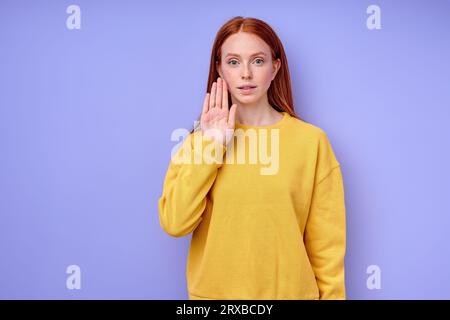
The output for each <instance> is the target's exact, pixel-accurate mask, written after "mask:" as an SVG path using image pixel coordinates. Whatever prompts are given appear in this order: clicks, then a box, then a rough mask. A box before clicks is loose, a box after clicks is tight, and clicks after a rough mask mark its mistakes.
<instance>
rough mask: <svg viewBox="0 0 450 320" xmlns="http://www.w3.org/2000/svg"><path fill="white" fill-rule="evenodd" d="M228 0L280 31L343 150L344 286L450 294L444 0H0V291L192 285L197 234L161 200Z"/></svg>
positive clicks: (232, 9)
mask: <svg viewBox="0 0 450 320" xmlns="http://www.w3.org/2000/svg"><path fill="white" fill-rule="evenodd" d="M70 4H77V5H79V6H80V7H81V30H69V29H67V28H66V19H67V17H68V14H67V13H66V8H67V7H68V6H69V5H70ZM371 4H376V5H379V6H380V7H381V24H382V29H381V30H369V29H367V27H366V19H367V17H368V14H367V13H366V8H367V7H368V6H369V5H371ZM235 15H243V16H252V17H257V18H261V19H263V20H265V21H267V22H268V23H269V24H270V25H271V26H272V27H273V28H274V29H275V31H276V32H277V33H278V35H279V36H280V38H281V40H282V42H283V44H284V46H285V50H286V53H287V56H288V61H289V67H290V71H291V77H292V81H293V91H294V98H295V102H296V110H297V112H298V114H299V115H300V116H301V117H302V118H303V119H305V120H306V121H308V122H310V123H313V124H314V125H316V126H319V127H321V128H322V129H323V130H324V131H325V132H326V133H327V134H328V136H329V138H330V141H331V143H332V145H333V148H334V150H335V153H336V156H337V158H338V160H339V162H340V163H341V169H342V173H343V176H344V184H345V194H346V207H347V228H348V229H347V241H348V245H347V256H346V283H347V297H348V299H419V298H425V299H430V298H446V299H449V298H450V274H449V273H448V270H450V249H449V242H450V236H449V232H448V230H449V222H450V217H449V212H450V210H449V209H450V207H449V201H448V199H449V196H450V194H449V191H450V188H449V184H448V181H449V179H450V170H449V163H450V152H449V140H448V138H449V136H450V129H449V127H450V126H449V124H448V123H449V115H450V111H449V109H450V59H449V57H450V2H449V1H432V2H427V1H376V2H374V1H284V2H283V1H279V2H274V1H261V0H258V1H245V2H244V1H235V0H230V1H229V0H227V1H225V2H223V1H222V2H217V1H165V2H164V4H163V2H162V1H161V2H160V1H148V2H146V1H93V0H89V1H87V0H86V1H76V2H72V1H4V0H3V1H1V3H0V45H1V50H0V90H1V92H0V112H1V113H0V130H1V132H0V139H1V140H0V141H1V143H0V144H1V160H0V164H1V166H0V192H1V202H0V253H1V257H0V298H3V299H5V298H9V299H18V298H27V299H48V298H50V299H80V298H83V299H93V298H100V299H103V298H111V299H117V298H125V299H131V298H134V299H186V298H187V291H186V279H185V267H186V258H187V253H188V248H189V241H190V237H191V236H190V235H189V236H187V237H183V238H172V237H170V236H169V235H167V234H165V233H164V232H163V230H162V229H161V228H160V226H159V222H158V210H157V201H158V198H159V197H160V195H161V192H162V184H163V179H164V175H165V172H166V169H167V166H168V163H169V159H170V151H171V149H172V147H173V146H174V145H175V144H176V143H175V142H172V141H171V140H170V134H171V132H172V131H173V130H174V129H176V128H188V129H190V128H191V127H192V125H193V122H194V120H195V119H196V118H197V116H198V115H199V113H200V112H201V104H202V101H203V95H204V92H205V90H206V88H205V85H206V80H207V72H208V66H209V57H210V50H211V46H212V41H213V39H214V37H215V34H216V32H217V30H218V28H219V27H220V26H221V25H222V24H223V23H224V22H225V21H226V20H228V19H229V18H231V17H233V16H235ZM71 264H76V265H79V266H80V268H81V283H82V288H81V290H68V289H67V288H66V278H67V277H68V275H67V274H66V268H67V266H69V265H71ZM373 264H374V265H378V266H379V267H380V268H381V289H380V290H369V289H368V288H367V287H366V279H367V278H368V276H369V275H368V274H366V268H367V267H368V266H369V265H373Z"/></svg>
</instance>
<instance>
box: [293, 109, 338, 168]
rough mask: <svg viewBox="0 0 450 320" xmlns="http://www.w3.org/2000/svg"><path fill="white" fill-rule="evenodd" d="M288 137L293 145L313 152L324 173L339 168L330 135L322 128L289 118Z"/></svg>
mask: <svg viewBox="0 0 450 320" xmlns="http://www.w3.org/2000/svg"><path fill="white" fill-rule="evenodd" d="M286 128H287V129H288V130H287V132H288V134H287V136H288V137H289V139H290V140H291V141H292V143H293V145H295V146H297V147H298V148H300V149H302V150H303V151H305V150H308V151H309V152H311V153H312V154H313V155H314V157H315V158H316V161H317V162H319V163H321V164H322V165H321V166H322V168H323V170H324V171H327V170H329V169H331V168H334V167H336V166H339V161H338V160H337V158H336V156H335V153H334V150H333V147H332V145H331V142H330V139H329V137H328V134H327V133H326V132H325V130H324V129H322V128H321V127H319V126H317V125H314V124H311V123H308V122H306V121H304V120H301V119H298V118H295V117H293V116H290V115H289V117H288V119H287V126H286Z"/></svg>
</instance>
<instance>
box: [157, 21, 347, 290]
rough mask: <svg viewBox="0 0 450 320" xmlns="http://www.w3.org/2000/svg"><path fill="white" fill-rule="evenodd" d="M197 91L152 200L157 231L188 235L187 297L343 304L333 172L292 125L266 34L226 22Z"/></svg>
mask: <svg viewBox="0 0 450 320" xmlns="http://www.w3.org/2000/svg"><path fill="white" fill-rule="evenodd" d="M207 88H210V92H209V93H207V94H206V96H205V99H204V104H203V110H202V114H201V117H200V121H199V125H198V126H197V127H196V128H194V130H193V131H192V132H191V133H190V134H189V135H188V136H187V138H186V139H185V140H184V141H183V143H182V148H180V149H179V150H178V151H177V152H176V154H175V155H174V157H172V160H171V162H170V164H169V168H168V170H167V173H166V177H165V181H164V187H163V194H162V196H161V197H160V199H159V201H158V209H159V222H160V225H161V227H162V228H163V229H164V230H165V232H167V233H168V234H170V235H172V236H174V237H181V236H185V235H188V234H190V233H191V232H192V239H191V243H190V249H189V255H188V260H187V271H186V276H187V285H188V292H189V298H190V299H345V280H344V256H345V251H346V230H345V229H346V222H345V204H344V188H343V181H342V175H341V170H340V163H339V162H338V161H337V159H336V157H335V155H334V153H333V149H332V147H331V145H330V142H329V140H328V138H327V135H326V134H325V132H324V131H323V130H322V129H320V128H319V127H316V126H314V125H312V124H309V123H307V122H305V121H303V120H301V119H299V118H298V116H296V114H295V111H294V105H293V99H292V93H291V83H290V76H289V70H288V63H287V59H286V55H285V53H284V49H283V45H282V44H281V42H280V40H279V38H278V37H277V35H276V34H275V32H274V31H273V30H272V28H271V27H270V26H269V25H268V24H267V23H265V22H263V21H261V20H259V19H254V18H243V17H235V18H233V19H231V20H229V21H228V22H226V23H225V24H224V25H223V26H222V27H221V29H220V30H219V31H218V33H217V36H216V39H215V41H214V45H213V48H212V55H211V64H210V72H209V79H208V86H207ZM229 106H231V107H229ZM246 142H248V143H246ZM205 150H207V151H205ZM268 150H269V151H268ZM213 154H214V155H213ZM269 154H270V155H269ZM207 155H210V156H211V157H213V158H212V160H213V161H211V159H206V158H207ZM175 159H177V161H175ZM180 159H181V160H183V161H180ZM225 159H226V160H225ZM239 159H240V160H241V161H237V160H239ZM242 159H244V160H245V161H242ZM255 159H256V161H255Z"/></svg>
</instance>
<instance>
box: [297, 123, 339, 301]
mask: <svg viewBox="0 0 450 320" xmlns="http://www.w3.org/2000/svg"><path fill="white" fill-rule="evenodd" d="M322 133H323V132H322ZM317 159H318V161H317V169H316V180H315V185H314V189H313V194H312V198H311V204H310V208H309V214H308V220H307V223H306V227H305V234H304V240H305V247H306V250H307V253H308V257H309V259H310V263H311V266H312V268H313V271H314V274H315V276H316V281H317V286H318V288H319V293H320V299H321V300H324V299H333V300H344V299H346V293H345V272H344V256H345V252H346V221H345V211H346V209H345V200H344V186H343V179H342V174H341V170H340V164H339V162H337V160H336V158H335V156H334V153H333V150H332V148H331V145H330V143H329V141H328V139H327V137H326V135H325V134H324V133H323V134H322V135H321V139H320V142H319V150H318V158H317Z"/></svg>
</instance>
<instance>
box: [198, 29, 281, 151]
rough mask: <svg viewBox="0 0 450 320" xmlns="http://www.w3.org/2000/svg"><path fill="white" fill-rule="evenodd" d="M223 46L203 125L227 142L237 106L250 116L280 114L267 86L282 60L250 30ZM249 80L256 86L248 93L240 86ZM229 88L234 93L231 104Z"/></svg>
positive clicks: (233, 124) (277, 115)
mask: <svg viewBox="0 0 450 320" xmlns="http://www.w3.org/2000/svg"><path fill="white" fill-rule="evenodd" d="M221 49H222V50H221V52H222V57H221V63H219V62H217V70H218V73H219V75H220V77H219V78H217V81H216V82H214V83H213V84H212V85H211V91H210V93H207V94H206V96H205V99H204V102H203V111H202V115H201V118H200V127H201V130H202V132H203V133H204V134H205V135H206V136H210V137H212V138H214V139H215V140H218V141H220V142H221V143H223V144H225V145H226V144H228V142H229V141H230V140H231V138H232V136H233V132H234V128H235V122H236V113H237V109H239V110H240V112H241V113H242V114H245V113H247V116H248V115H249V114H248V112H256V111H259V112H261V111H262V112H263V113H266V114H270V115H271V116H272V118H274V119H277V117H280V115H279V114H278V113H276V112H275V110H274V109H273V108H272V107H271V106H270V104H269V102H268V98H267V90H268V89H269V87H270V84H271V82H272V80H273V79H274V78H275V76H276V74H277V72H278V70H279V68H280V65H281V61H280V60H279V59H276V60H273V58H272V56H271V51H270V47H269V46H268V45H267V44H266V43H265V42H264V41H263V40H262V39H261V38H259V37H258V36H256V35H253V34H250V33H247V32H238V33H236V34H233V35H231V36H229V37H228V38H227V39H226V40H225V42H224V43H223V44H222V48H221ZM230 53H233V54H234V55H230ZM246 84H251V85H254V86H256V88H255V89H253V90H252V91H251V92H247V93H245V92H243V91H242V90H240V89H239V88H238V87H240V86H242V85H246ZM227 92H230V95H231V100H232V103H233V105H232V106H231V108H228V96H227Z"/></svg>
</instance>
